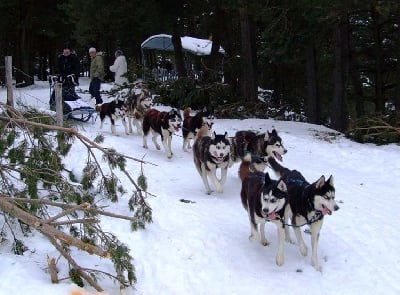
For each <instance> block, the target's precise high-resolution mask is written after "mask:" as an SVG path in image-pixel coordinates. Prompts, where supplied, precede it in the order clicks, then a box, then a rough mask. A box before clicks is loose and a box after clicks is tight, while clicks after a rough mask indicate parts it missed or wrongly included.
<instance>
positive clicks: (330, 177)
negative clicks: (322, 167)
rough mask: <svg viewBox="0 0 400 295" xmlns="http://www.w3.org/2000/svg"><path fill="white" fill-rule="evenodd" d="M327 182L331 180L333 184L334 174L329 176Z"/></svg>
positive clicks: (330, 182)
mask: <svg viewBox="0 0 400 295" xmlns="http://www.w3.org/2000/svg"><path fill="white" fill-rule="evenodd" d="M326 182H329V184H330V185H331V186H333V176H332V175H331V176H329V178H328V180H327V181H326Z"/></svg>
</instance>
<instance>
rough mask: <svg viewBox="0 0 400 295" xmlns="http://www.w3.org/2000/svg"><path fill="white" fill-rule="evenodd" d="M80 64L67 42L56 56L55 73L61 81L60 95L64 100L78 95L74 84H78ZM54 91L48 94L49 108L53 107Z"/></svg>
mask: <svg viewBox="0 0 400 295" xmlns="http://www.w3.org/2000/svg"><path fill="white" fill-rule="evenodd" d="M79 74H80V65H79V59H78V57H77V55H76V54H75V53H74V52H73V51H72V50H71V47H70V46H69V44H65V45H64V47H63V52H62V54H60V55H59V56H58V57H57V64H56V75H57V76H58V79H57V80H58V81H59V82H62V97H63V100H64V101H68V100H77V99H78V98H79V96H78V95H77V94H76V92H75V86H76V85H79ZM54 95H55V94H54V91H53V92H52V93H51V96H50V102H49V104H50V109H55V96H54Z"/></svg>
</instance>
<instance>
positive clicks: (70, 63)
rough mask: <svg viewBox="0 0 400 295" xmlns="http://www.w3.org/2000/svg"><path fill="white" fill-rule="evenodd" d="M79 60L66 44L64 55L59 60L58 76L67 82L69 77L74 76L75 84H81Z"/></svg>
mask: <svg viewBox="0 0 400 295" xmlns="http://www.w3.org/2000/svg"><path fill="white" fill-rule="evenodd" d="M79 73H80V69H79V59H78V57H77V55H76V54H75V53H74V52H72V51H71V47H70V46H69V45H68V44H66V45H65V46H64V49H63V53H62V54H60V55H59V56H58V58H57V74H59V75H60V76H61V77H62V81H65V80H66V79H67V78H68V76H69V75H74V77H73V79H74V84H76V85H78V84H79Z"/></svg>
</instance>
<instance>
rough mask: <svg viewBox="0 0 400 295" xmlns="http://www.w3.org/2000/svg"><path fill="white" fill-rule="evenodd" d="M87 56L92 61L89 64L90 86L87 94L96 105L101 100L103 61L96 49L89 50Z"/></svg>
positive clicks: (100, 102) (101, 101) (100, 53)
mask: <svg viewBox="0 0 400 295" xmlns="http://www.w3.org/2000/svg"><path fill="white" fill-rule="evenodd" d="M89 55H90V58H91V59H92V61H91V63H90V85H89V92H90V95H91V96H92V97H94V98H95V99H96V105H98V104H102V103H103V99H102V98H101V96H100V86H101V82H102V81H103V80H104V76H105V73H104V61H103V56H102V52H97V50H96V48H94V47H90V48H89Z"/></svg>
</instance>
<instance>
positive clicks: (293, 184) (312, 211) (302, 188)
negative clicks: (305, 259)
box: [268, 157, 339, 271]
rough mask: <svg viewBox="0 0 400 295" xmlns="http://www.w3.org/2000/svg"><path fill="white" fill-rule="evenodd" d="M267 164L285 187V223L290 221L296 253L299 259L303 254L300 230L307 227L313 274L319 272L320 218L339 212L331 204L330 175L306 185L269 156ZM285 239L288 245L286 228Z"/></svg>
mask: <svg viewBox="0 0 400 295" xmlns="http://www.w3.org/2000/svg"><path fill="white" fill-rule="evenodd" d="M268 162H269V164H270V166H271V168H272V170H274V172H275V173H276V174H277V176H278V177H280V179H281V180H283V181H284V182H285V184H286V187H287V192H288V206H286V210H285V220H286V221H288V220H289V219H290V220H291V225H292V226H293V230H294V233H295V235H296V238H297V243H298V245H299V248H300V252H301V254H302V255H303V256H306V255H307V246H306V244H305V243H304V240H303V237H302V234H301V231H300V227H301V226H303V225H309V226H310V231H311V247H312V257H311V265H312V266H314V268H315V269H316V270H317V271H321V270H322V268H321V266H320V265H319V263H318V254H317V251H318V241H319V234H320V231H321V227H322V223H323V220H324V216H325V215H327V214H328V215H331V214H332V212H333V211H336V210H339V206H338V205H337V204H336V201H335V187H334V184H333V176H332V175H331V176H330V177H329V178H328V180H325V176H323V175H322V176H321V177H320V178H319V179H318V180H317V181H315V182H313V183H309V182H308V181H307V180H306V179H305V178H304V176H303V175H302V174H301V173H300V172H299V171H297V170H289V169H287V168H285V167H282V166H281V165H280V164H279V163H278V162H277V161H276V160H275V158H273V157H269V158H268ZM285 236H286V240H287V241H288V242H291V239H290V234H289V229H288V228H287V226H286V227H285Z"/></svg>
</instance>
